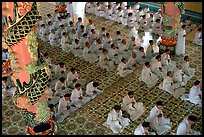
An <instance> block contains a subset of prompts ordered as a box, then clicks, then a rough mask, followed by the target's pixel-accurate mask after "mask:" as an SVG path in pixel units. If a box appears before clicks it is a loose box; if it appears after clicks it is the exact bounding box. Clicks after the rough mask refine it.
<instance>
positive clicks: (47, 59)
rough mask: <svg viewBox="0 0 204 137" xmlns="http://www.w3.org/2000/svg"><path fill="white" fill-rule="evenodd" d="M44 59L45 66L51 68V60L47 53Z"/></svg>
mask: <svg viewBox="0 0 204 137" xmlns="http://www.w3.org/2000/svg"><path fill="white" fill-rule="evenodd" d="M44 57H45V62H46V64H47V65H48V66H49V67H51V66H52V63H51V58H50V57H49V54H48V53H47V52H45V53H44Z"/></svg>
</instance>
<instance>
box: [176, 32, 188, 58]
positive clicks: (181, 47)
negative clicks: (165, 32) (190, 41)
mask: <svg viewBox="0 0 204 137" xmlns="http://www.w3.org/2000/svg"><path fill="white" fill-rule="evenodd" d="M184 35H186V31H185V30H183V29H180V30H179V31H178V39H177V43H176V55H184V54H185V47H186V45H185V40H186V38H185V36H184Z"/></svg>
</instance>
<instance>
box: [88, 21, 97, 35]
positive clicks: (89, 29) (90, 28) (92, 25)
mask: <svg viewBox="0 0 204 137" xmlns="http://www.w3.org/2000/svg"><path fill="white" fill-rule="evenodd" d="M92 29H95V26H94V24H93V23H92V24H88V25H87V26H86V33H87V35H90V34H91V30H92Z"/></svg>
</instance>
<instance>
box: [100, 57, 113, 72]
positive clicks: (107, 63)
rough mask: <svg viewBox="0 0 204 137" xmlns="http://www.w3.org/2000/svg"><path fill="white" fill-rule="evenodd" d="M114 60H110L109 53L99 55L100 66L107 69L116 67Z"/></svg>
mask: <svg viewBox="0 0 204 137" xmlns="http://www.w3.org/2000/svg"><path fill="white" fill-rule="evenodd" d="M113 64H114V62H113V61H111V60H109V58H108V55H107V54H106V55H104V54H103V53H101V54H100V56H99V66H100V67H101V68H103V69H106V70H108V71H109V70H112V69H113V68H114V65H113Z"/></svg>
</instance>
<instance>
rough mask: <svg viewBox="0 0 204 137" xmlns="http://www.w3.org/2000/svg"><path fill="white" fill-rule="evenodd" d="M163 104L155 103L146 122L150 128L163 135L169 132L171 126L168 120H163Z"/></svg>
mask: <svg viewBox="0 0 204 137" xmlns="http://www.w3.org/2000/svg"><path fill="white" fill-rule="evenodd" d="M162 108H163V102H162V101H157V102H156V105H155V106H154V107H153V108H152V109H151V111H150V115H149V116H148V117H147V119H146V121H148V122H150V125H151V128H152V129H153V130H154V131H155V132H156V133H157V134H158V135H163V134H165V133H166V132H167V131H169V130H171V127H172V124H171V122H170V119H168V118H165V117H164V115H163V112H162Z"/></svg>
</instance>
